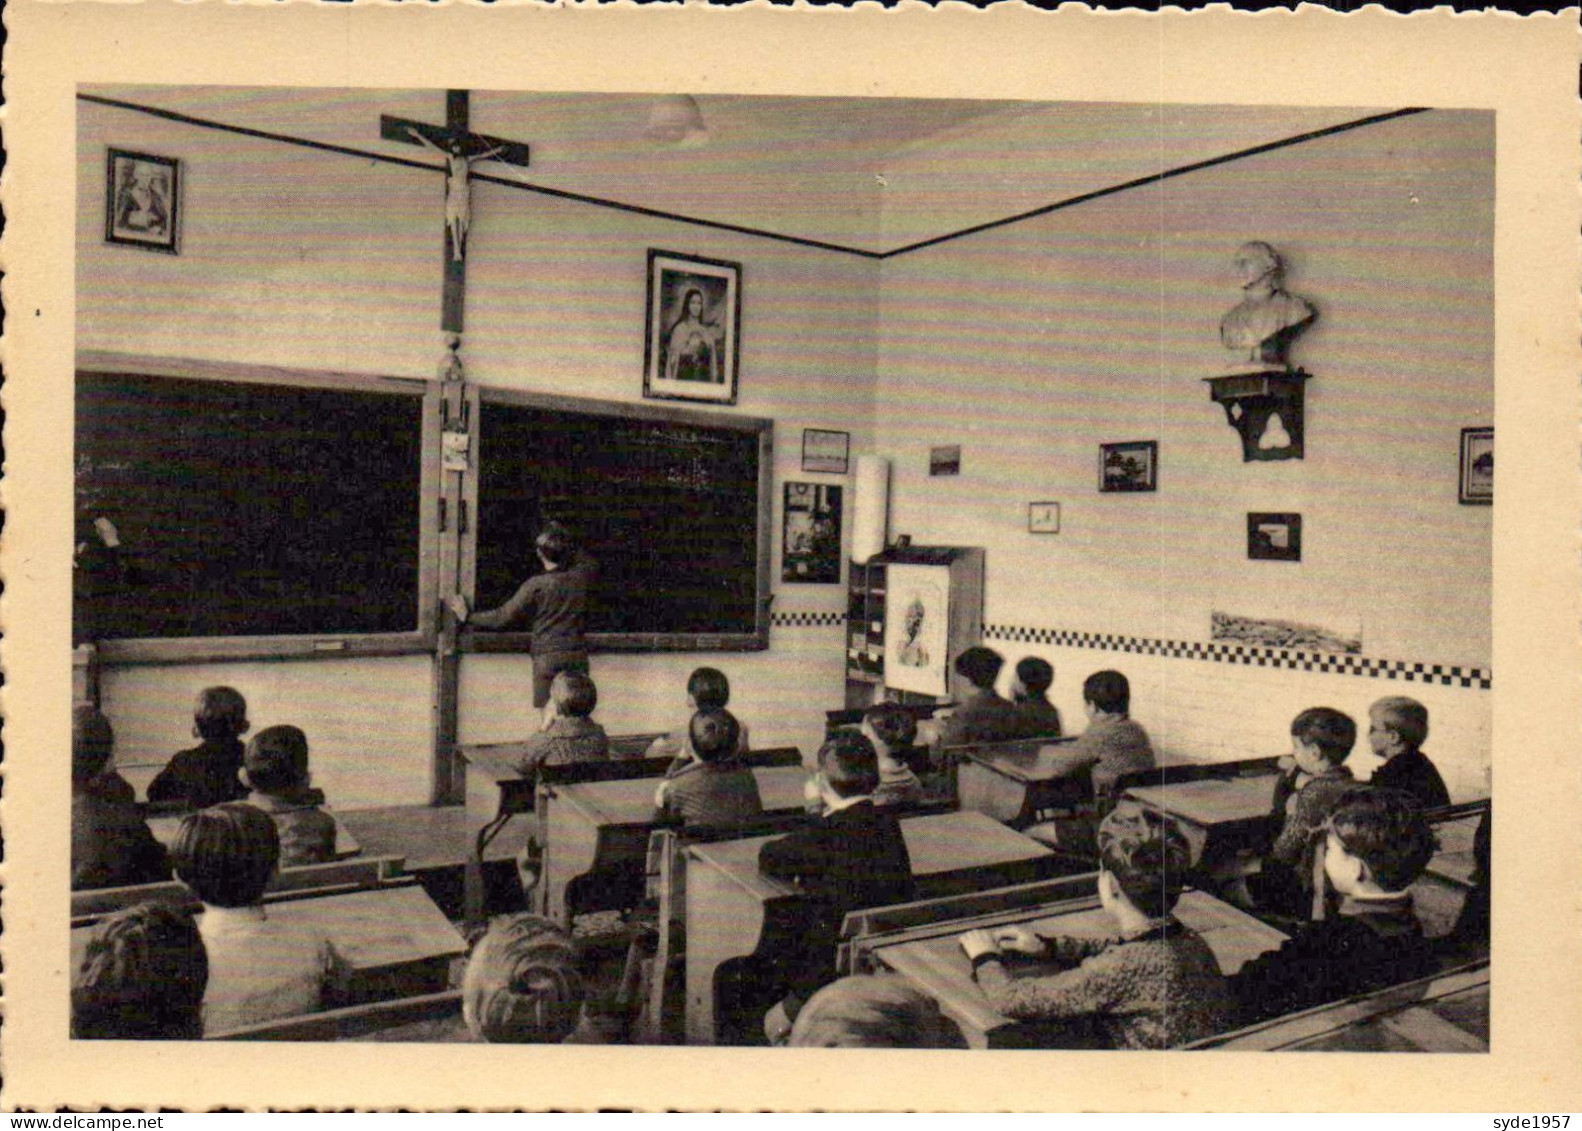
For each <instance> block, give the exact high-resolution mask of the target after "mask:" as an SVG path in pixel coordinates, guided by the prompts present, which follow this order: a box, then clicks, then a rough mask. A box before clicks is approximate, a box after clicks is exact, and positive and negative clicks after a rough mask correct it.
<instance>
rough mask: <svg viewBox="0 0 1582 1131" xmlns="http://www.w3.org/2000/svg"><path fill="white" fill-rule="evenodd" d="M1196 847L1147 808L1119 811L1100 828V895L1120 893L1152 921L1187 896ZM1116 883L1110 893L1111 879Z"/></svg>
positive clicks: (1165, 913)
mask: <svg viewBox="0 0 1582 1131" xmlns="http://www.w3.org/2000/svg"><path fill="white" fill-rule="evenodd" d="M1191 866H1192V850H1191V848H1190V847H1189V846H1188V845H1187V841H1186V838H1185V837H1184V836H1182V835H1181V831H1180V830H1179V829H1177V828H1176V827H1175V824H1174V823H1173V822H1172V821H1171V820H1170V819H1169V818H1168V817H1165V816H1162V815H1161V814H1159V813H1156V812H1154V811H1153V810H1152V809H1145V808H1143V807H1141V806H1123V807H1121V808H1118V809H1114V810H1112V811H1111V812H1110V815H1109V816H1107V817H1105V818H1104V821H1103V823H1102V824H1101V825H1100V826H1099V868H1100V873H1099V894H1100V896H1101V897H1109V898H1113V897H1115V896H1120V897H1121V898H1123V899H1125V901H1126V902H1127V903H1129V904H1131V905H1132V907H1134V908H1136V909H1137V910H1138V911H1140V912H1141V913H1142V914H1144V915H1146V916H1147V917H1148V918H1150V919H1157V918H1159V917H1160V916H1163V915H1168V914H1169V913H1170V909H1171V908H1172V907H1174V906H1175V905H1176V900H1177V899H1179V898H1180V897H1181V889H1182V888H1183V887H1184V886H1185V885H1186V874H1187V870H1188V869H1189V868H1191ZM1106 876H1108V877H1109V879H1110V881H1111V883H1112V885H1113V887H1112V888H1111V890H1110V891H1109V892H1108V893H1106V891H1105V877H1106Z"/></svg>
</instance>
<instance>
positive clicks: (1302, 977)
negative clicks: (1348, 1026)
mask: <svg viewBox="0 0 1582 1131" xmlns="http://www.w3.org/2000/svg"><path fill="white" fill-rule="evenodd" d="M1323 852H1324V875H1325V876H1326V878H1327V879H1328V881H1329V883H1330V884H1332V885H1333V886H1334V888H1335V890H1336V891H1337V892H1338V893H1339V894H1340V895H1341V897H1342V899H1341V903H1340V908H1339V914H1338V915H1336V916H1334V917H1331V918H1327V919H1324V920H1321V921H1319V922H1317V923H1312V924H1309V925H1307V926H1304V927H1303V928H1302V929H1301V930H1300V931H1298V932H1297V933H1296V934H1295V935H1293V936H1292V937H1291V938H1290V939H1289V940H1288V941H1287V942H1286V943H1285V944H1284V945H1282V946H1281V947H1280V949H1278V950H1275V951H1271V952H1270V953H1268V954H1265V955H1262V956H1261V957H1259V958H1255V959H1253V960H1252V961H1251V962H1249V963H1247V965H1245V966H1243V967H1242V968H1241V970H1240V971H1239V972H1238V973H1237V974H1236V976H1235V977H1234V978H1232V979H1231V986H1232V989H1233V991H1234V993H1235V996H1236V998H1237V1000H1238V1001H1239V1003H1240V1007H1241V1011H1242V1017H1243V1021H1244V1022H1248V1023H1250V1022H1252V1021H1257V1020H1261V1019H1263V1018H1266V1017H1275V1016H1278V1015H1280V1014H1285V1013H1295V1012H1297V1011H1298V1010H1303V1009H1309V1008H1311V1007H1313V1006H1315V1005H1322V1004H1324V1003H1325V1002H1328V1001H1335V1000H1336V999H1338V998H1343V997H1351V996H1352V995H1354V994H1362V993H1371V992H1373V991H1375V990H1382V989H1385V988H1387V987H1389V986H1394V985H1399V984H1400V983H1402V982H1410V981H1412V980H1414V979H1416V978H1423V977H1427V976H1428V975H1429V974H1432V973H1433V970H1434V960H1433V955H1432V952H1431V951H1430V949H1429V946H1428V944H1427V943H1426V942H1425V941H1424V939H1423V931H1422V927H1421V926H1420V925H1419V923H1418V921H1417V918H1416V916H1415V915H1414V914H1413V911H1412V897H1411V894H1410V892H1409V891H1408V889H1409V888H1410V887H1411V886H1412V883H1413V882H1414V881H1415V880H1416V879H1417V877H1418V876H1420V875H1422V873H1423V869H1424V868H1426V867H1427V866H1428V861H1429V858H1430V857H1432V856H1433V852H1434V837H1433V832H1432V830H1431V829H1430V828H1429V827H1428V822H1427V821H1426V820H1424V818H1423V815H1422V812H1421V811H1420V810H1419V809H1418V808H1417V806H1416V804H1415V802H1414V801H1413V799H1412V798H1411V797H1410V796H1408V795H1406V794H1404V793H1401V792H1399V791H1396V790H1387V789H1373V788H1354V789H1353V790H1352V792H1351V793H1350V794H1348V795H1347V796H1346V797H1345V798H1343V799H1342V801H1341V803H1340V805H1339V806H1338V807H1337V808H1336V810H1335V812H1334V814H1333V815H1332V816H1331V817H1330V818H1329V821H1328V823H1327V832H1326V835H1325V837H1324V847H1323Z"/></svg>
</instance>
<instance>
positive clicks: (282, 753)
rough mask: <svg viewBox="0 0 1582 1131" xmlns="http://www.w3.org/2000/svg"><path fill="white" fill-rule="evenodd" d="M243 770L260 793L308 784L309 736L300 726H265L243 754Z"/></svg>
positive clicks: (278, 792) (288, 790)
mask: <svg viewBox="0 0 1582 1131" xmlns="http://www.w3.org/2000/svg"><path fill="white" fill-rule="evenodd" d="M242 772H243V773H245V774H246V775H247V782H248V784H249V785H251V786H252V787H253V788H254V789H256V790H257V791H258V792H259V793H274V794H285V793H291V792H292V791H294V790H298V789H303V788H305V787H306V786H307V784H308V736H307V735H305V734H303V733H302V731H301V730H299V729H298V728H297V727H292V726H278V727H265V728H264V729H263V730H261V731H259V732H258V733H257V734H255V735H253V738H252V741H251V742H249V743H248V744H247V750H246V752H245V753H243V755H242Z"/></svg>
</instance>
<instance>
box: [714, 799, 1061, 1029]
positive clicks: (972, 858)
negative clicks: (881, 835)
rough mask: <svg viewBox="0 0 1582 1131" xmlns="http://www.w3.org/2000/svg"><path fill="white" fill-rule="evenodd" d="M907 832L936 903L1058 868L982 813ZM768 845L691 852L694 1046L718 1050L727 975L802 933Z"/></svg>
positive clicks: (911, 822) (905, 828) (734, 844)
mask: <svg viewBox="0 0 1582 1131" xmlns="http://www.w3.org/2000/svg"><path fill="white" fill-rule="evenodd" d="M901 832H902V835H903V836H904V837H905V839H906V848H907V853H908V855H909V856H910V857H911V860H912V874H913V876H914V877H915V878H916V882H917V885H918V887H919V889H920V890H921V891H923V892H924V893H926V894H928V895H931V896H940V895H945V894H949V893H951V892H962V891H971V890H975V889H979V888H983V887H993V886H997V885H1002V884H1007V883H1014V882H1017V881H1026V880H1032V879H1036V878H1039V877H1040V876H1042V875H1043V874H1044V873H1045V872H1046V871H1047V869H1049V868H1050V867H1051V866H1053V865H1055V864H1056V863H1057V862H1058V861H1057V858H1056V857H1055V855H1054V854H1053V853H1052V852H1050V851H1049V849H1047V848H1045V847H1044V846H1043V845H1041V844H1038V843H1037V842H1036V841H1033V840H1030V839H1028V838H1027V837H1025V836H1022V835H1021V834H1020V833H1017V832H1013V831H1012V830H1010V829H1008V828H1006V827H1005V826H1004V825H1002V824H1000V823H998V822H997V821H995V820H993V819H992V818H989V817H985V816H984V815H983V814H982V813H939V814H931V815H926V816H918V817H911V818H905V819H903V820H902V821H901ZM769 839H770V838H769V837H763V836H760V837H751V838H747V839H742V840H728V841H722V842H719V843H706V844H694V845H691V846H690V847H688V848H687V849H686V850H685V853H684V856H685V860H686V868H687V881H686V896H685V904H686V929H687V963H686V966H687V970H686V987H687V991H686V995H687V996H686V1037H687V1043H688V1044H689V1045H711V1044H713V1043H714V1042H715V1039H716V1037H715V1034H716V1031H717V1028H718V1024H719V1020H720V1019H719V1017H718V1016H717V1012H718V1009H717V1000H716V999H717V987H718V980H719V977H720V975H721V970H722V968H723V967H725V966H726V964H727V963H739V962H742V961H745V960H748V959H750V958H752V957H753V956H754V955H758V954H762V953H767V952H770V951H772V950H774V949H776V948H777V947H783V946H784V945H786V944H787V943H791V942H794V940H795V939H796V938H797V937H798V935H799V933H800V920H801V916H802V913H803V908H804V900H803V897H802V895H801V894H800V893H799V892H798V891H797V889H796V888H795V886H793V885H792V884H789V883H786V882H784V881H781V880H777V879H774V878H772V877H769V876H765V875H763V874H762V873H761V872H759V870H758V854H759V852H760V850H761V849H762V848H763V846H764V844H765V843H766V842H767V841H768V840H769Z"/></svg>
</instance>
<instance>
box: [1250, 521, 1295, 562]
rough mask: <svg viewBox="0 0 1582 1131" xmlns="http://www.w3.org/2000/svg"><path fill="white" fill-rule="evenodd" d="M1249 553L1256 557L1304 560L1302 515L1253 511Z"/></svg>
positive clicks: (1264, 559)
mask: <svg viewBox="0 0 1582 1131" xmlns="http://www.w3.org/2000/svg"><path fill="white" fill-rule="evenodd" d="M1247 556H1248V557H1249V558H1252V559H1253V560H1255V561H1265V562H1299V561H1301V560H1302V516H1301V515H1299V514H1266V513H1253V514H1249V515H1248V516H1247Z"/></svg>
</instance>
